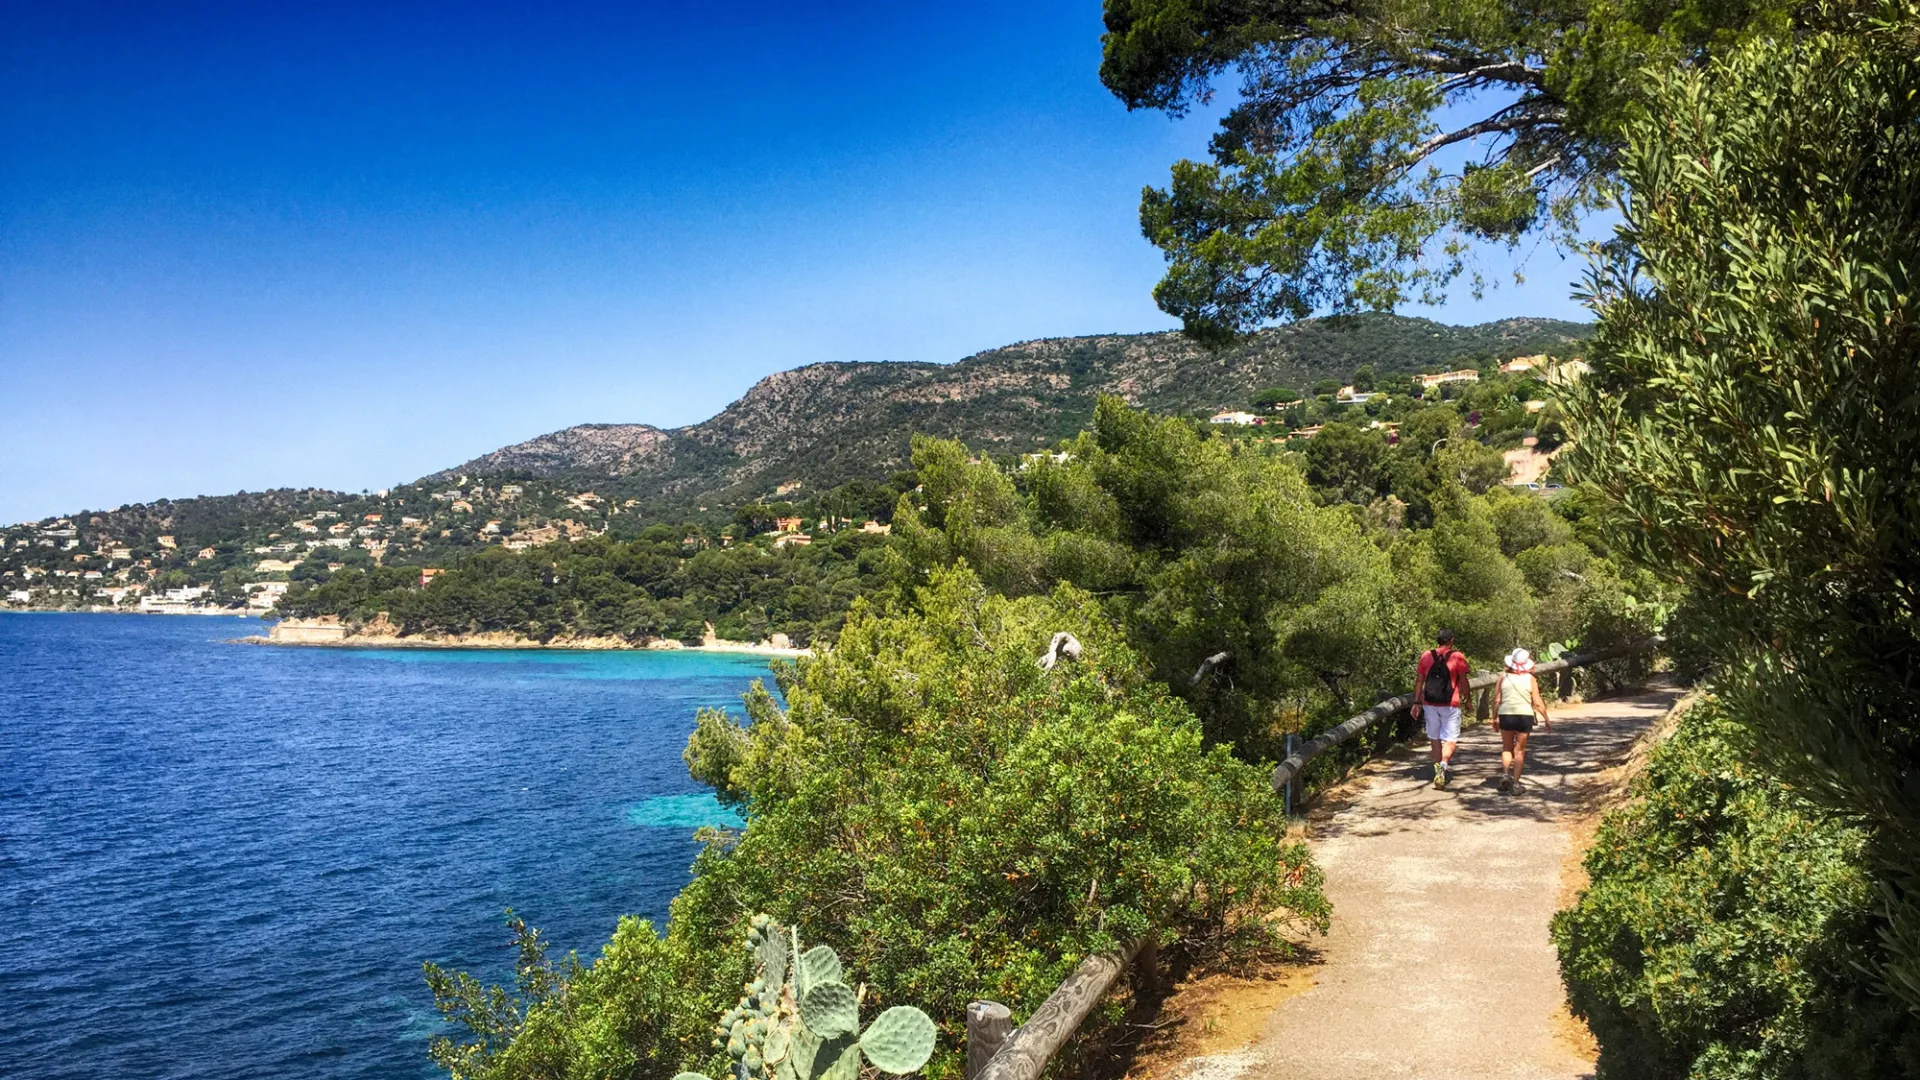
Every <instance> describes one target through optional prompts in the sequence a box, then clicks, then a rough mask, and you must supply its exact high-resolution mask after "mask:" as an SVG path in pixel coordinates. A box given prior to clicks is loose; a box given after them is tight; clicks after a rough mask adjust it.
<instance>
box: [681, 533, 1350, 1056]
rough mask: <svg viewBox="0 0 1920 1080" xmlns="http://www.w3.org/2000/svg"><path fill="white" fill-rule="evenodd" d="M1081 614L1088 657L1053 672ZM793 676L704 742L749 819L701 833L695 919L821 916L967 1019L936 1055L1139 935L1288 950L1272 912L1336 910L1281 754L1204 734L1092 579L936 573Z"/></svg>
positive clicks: (892, 984)
mask: <svg viewBox="0 0 1920 1080" xmlns="http://www.w3.org/2000/svg"><path fill="white" fill-rule="evenodd" d="M1058 631H1068V632H1071V633H1073V634H1074V635H1076V636H1077V637H1078V638H1079V640H1080V641H1081V642H1082V644H1083V645H1084V650H1085V651H1084V656H1083V658H1082V659H1080V660H1078V661H1063V662H1062V663H1061V664H1060V666H1058V667H1057V668H1055V669H1054V670H1051V671H1048V670H1043V669H1042V668H1041V667H1040V666H1039V665H1037V664H1036V663H1035V659H1036V658H1037V657H1038V656H1040V654H1041V653H1043V652H1045V651H1046V648H1047V644H1048V641H1049V638H1050V637H1051V636H1052V635H1053V634H1054V633H1055V632H1058ZM786 680H787V685H786V689H787V700H788V702H789V706H790V707H789V709H788V711H787V712H785V713H783V714H781V713H775V714H773V715H766V714H765V713H764V712H762V715H761V718H760V719H759V720H758V721H757V722H756V723H754V724H753V725H752V727H750V728H747V729H743V730H739V731H738V732H737V734H736V735H735V736H734V737H733V739H732V740H731V741H730V742H729V741H728V740H726V739H723V738H721V737H720V735H719V733H718V732H717V731H715V730H713V727H714V723H713V721H712V720H711V718H710V720H709V723H708V725H707V728H708V730H706V731H705V733H704V734H702V735H701V736H700V737H699V739H698V740H697V742H696V743H695V744H694V745H692V746H690V748H689V760H690V765H691V766H692V768H693V771H694V773H695V774H696V775H700V776H706V777H710V778H715V779H720V778H719V777H716V776H715V774H716V772H719V771H721V770H722V769H724V771H725V774H726V775H725V778H724V779H720V783H721V784H722V786H723V790H724V791H725V792H726V793H727V794H728V795H729V796H731V797H733V798H735V799H738V800H741V801H743V802H744V803H745V805H746V806H747V808H748V811H749V818H748V825H747V828H746V830H745V831H744V833H742V834H740V835H739V837H738V839H737V841H736V842H733V843H716V844H713V845H710V846H709V847H708V849H707V850H706V851H705V853H704V854H702V855H701V857H700V860H699V862H698V863H697V865H696V874H695V878H694V880H693V882H692V883H691V884H690V885H689V886H688V887H687V889H686V891H685V892H683V893H682V894H681V896H680V898H679V899H678V900H676V901H675V905H674V913H673V914H674V927H675V932H676V933H679V932H681V930H682V928H683V927H686V928H689V930H690V931H691V930H692V928H707V929H711V928H725V927H730V926H732V925H734V924H736V923H737V922H739V920H741V919H742V918H744V917H745V916H747V915H748V914H750V913H751V912H755V911H762V910H764V911H767V912H769V913H772V914H773V915H774V917H776V918H778V919H780V920H782V921H783V922H789V923H795V924H799V925H804V926H806V927H807V928H808V929H809V932H810V933H811V934H812V935H813V936H815V937H816V938H818V939H819V940H821V941H822V942H823V943H825V944H828V945H831V946H833V947H834V948H835V949H836V950H838V951H839V953H840V954H841V955H842V956H845V957H846V958H847V962H848V964H849V965H850V966H852V967H854V968H855V969H857V970H859V971H860V972H862V977H863V978H865V979H866V980H867V983H868V987H869V992H870V994H871V995H872V999H871V1000H873V1001H874V1002H875V1003H876V1004H878V1005H880V1006H885V1005H889V1004H907V1003H911V1004H916V1005H919V1006H922V1007H924V1008H925V1009H926V1010H927V1012H928V1013H930V1014H931V1015H932V1016H933V1017H934V1018H935V1020H936V1021H938V1022H940V1023H941V1024H942V1025H943V1026H944V1028H945V1030H946V1032H947V1036H948V1037H947V1038H945V1039H943V1040H942V1042H943V1050H944V1051H946V1053H945V1055H944V1056H941V1057H936V1058H935V1060H934V1063H933V1065H932V1066H930V1069H929V1071H930V1073H931V1074H933V1075H946V1074H951V1073H952V1072H953V1071H954V1069H955V1068H956V1059H955V1058H954V1057H953V1055H952V1051H953V1050H954V1049H955V1048H957V1047H958V1045H959V1042H958V1040H959V1037H960V1034H961V1031H962V1020H963V1017H964V1010H965V1007H966V1004H967V1002H968V1001H970V1000H974V999H977V998H991V999H994V1000H998V1001H1003V1002H1005V1003H1007V1004H1008V1005H1009V1006H1011V1007H1012V1008H1013V1009H1014V1011H1015V1013H1016V1015H1024V1014H1025V1013H1026V1012H1028V1011H1030V1010H1031V1009H1033V1008H1034V1007H1036V1006H1037V1005H1038V1004H1039V1003H1040V1001H1041V1000H1042V999H1043V998H1044V997H1045V996H1046V995H1047V994H1048V993H1049V992H1050V991H1051V990H1052V989H1053V987H1054V986H1055V985H1057V984H1058V983H1059V981H1060V980H1061V978H1063V977H1064V976H1065V975H1066V974H1067V973H1068V972H1069V971H1070V970H1071V969H1072V968H1073V966H1074V965H1075V964H1077V963H1078V962H1079V961H1080V960H1081V959H1082V958H1083V957H1085V956H1087V955H1088V954H1091V953H1095V952H1099V951H1103V950H1107V949H1111V948H1114V947H1115V946H1116V945H1118V944H1119V943H1120V942H1122V941H1123V940H1126V939H1128V938H1131V937H1134V936H1137V935H1141V934H1151V935H1153V936H1155V937H1156V938H1157V939H1158V940H1160V941H1162V942H1172V941H1175V940H1178V941H1180V942H1182V943H1183V944H1184V945H1185V946H1186V947H1189V948H1195V949H1212V948H1221V947H1237V946H1242V945H1250V944H1251V945H1264V946H1269V947H1271V946H1275V945H1277V944H1278V938H1277V937H1276V935H1275V934H1274V925H1273V924H1272V923H1270V922H1269V921H1268V920H1267V916H1268V914H1269V913H1272V912H1276V911H1278V912H1281V913H1283V914H1284V915H1286V916H1288V917H1290V918H1291V919H1292V920H1294V921H1296V922H1298V923H1302V924H1305V925H1306V926H1309V927H1318V928H1322V929H1324V927H1325V925H1326V919H1327V905H1326V901H1325V899H1324V897H1323V896H1322V894H1321V892H1320V873H1319V871H1318V870H1317V869H1316V868H1315V867H1314V866H1313V864H1312V863H1311V861H1310V860H1309V859H1308V857H1307V855H1306V852H1305V850H1304V848H1303V847H1302V846H1301V845H1298V844H1290V843H1286V842H1284V841H1283V840H1282V839H1281V837H1282V836H1283V835H1284V832H1285V823H1284V820H1283V818H1282V815H1281V807H1280V803H1279V800H1278V798H1277V797H1276V796H1275V795H1274V794H1273V792H1272V791H1271V790H1270V789H1269V787H1268V785H1267V780H1266V775H1265V770H1263V769H1262V768H1260V767H1258V766H1254V765H1248V764H1243V763H1241V762H1238V761H1236V760H1234V758H1233V757H1232V756H1231V755H1230V754H1229V752H1228V751H1227V749H1226V748H1224V747H1214V748H1211V749H1209V748H1206V747H1205V746H1203V743H1202V739H1201V733H1200V725H1199V723H1198V721H1197V720H1195V718H1194V716H1193V714H1192V713H1191V712H1189V711H1188V710H1187V708H1186V707H1185V706H1184V705H1183V704H1182V703H1181V702H1180V701H1179V700H1178V699H1176V698H1174V697H1173V696H1172V695H1171V694H1169V693H1168V692H1167V691H1166V689H1165V688H1164V687H1163V686H1161V685H1160V684H1158V683H1156V682H1154V681H1152V680H1151V679H1150V678H1148V677H1147V675H1146V674H1145V671H1144V667H1143V665H1142V664H1141V663H1140V661H1139V660H1138V659H1137V658H1136V657H1135V655H1134V654H1133V652H1132V651H1131V650H1130V648H1129V647H1128V646H1127V644H1126V642H1125V639H1124V637H1123V636H1122V635H1121V633H1120V632H1119V630H1118V629H1117V628H1116V627H1114V626H1113V625H1112V624H1111V622H1110V621H1109V620H1108V619H1107V617H1106V616H1105V615H1104V614H1103V613H1102V611H1101V609H1100V607H1099V606H1098V605H1097V604H1096V603H1095V602H1094V601H1093V599H1092V598H1091V597H1089V596H1088V595H1087V594H1085V593H1082V592H1079V591H1078V590H1074V589H1072V588H1070V587H1063V588H1061V589H1059V590H1057V591H1056V592H1055V593H1054V594H1053V595H1051V596H1033V597H1024V598H1021V599H1017V600H1010V599H1007V598H1005V597H1001V596H997V595H994V594H991V593H989V592H988V591H986V590H985V588H984V587H982V586H981V584H980V583H979V581H978V580H977V579H976V578H975V577H974V576H973V574H972V573H971V572H969V571H967V570H966V569H965V568H964V566H963V567H960V568H958V569H955V570H942V571H936V572H935V573H934V575H933V578H932V581H931V583H930V584H929V585H928V586H927V587H926V588H924V589H923V590H921V592H920V595H919V597H918V602H917V603H916V604H915V605H914V607H913V610H912V611H911V612H910V613H900V614H889V615H885V616H876V615H873V614H871V613H868V612H866V611H864V610H862V609H861V608H859V607H856V609H855V612H854V614H853V615H852V616H851V617H850V618H849V620H848V622H847V625H846V629H845V630H844V631H843V633H842V635H841V638H840V642H839V644H838V646H837V647H836V648H835V649H834V650H833V651H832V652H830V653H828V654H826V655H824V656H821V657H819V658H816V659H813V660H808V661H803V662H802V663H801V665H800V667H799V668H798V672H797V675H796V674H794V673H792V672H789V673H788V674H787V675H786ZM764 707H765V706H764V703H762V704H761V705H759V706H756V710H757V711H759V710H764ZM710 755H711V756H710ZM699 932H706V930H701V931H699ZM729 936H730V935H729Z"/></svg>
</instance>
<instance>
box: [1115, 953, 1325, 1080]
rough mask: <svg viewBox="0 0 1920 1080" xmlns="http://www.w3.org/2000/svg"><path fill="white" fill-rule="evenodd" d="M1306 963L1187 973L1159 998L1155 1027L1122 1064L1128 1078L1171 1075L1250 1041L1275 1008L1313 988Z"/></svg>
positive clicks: (1168, 1079) (1157, 1079) (1158, 1079)
mask: <svg viewBox="0 0 1920 1080" xmlns="http://www.w3.org/2000/svg"><path fill="white" fill-rule="evenodd" d="M1316 978H1317V975H1316V974H1315V972H1314V969H1313V968H1312V967H1310V966H1308V965H1306V964H1299V963H1285V964H1273V965H1271V966H1270V967H1267V968H1265V969H1263V970H1261V971H1259V972H1257V973H1255V974H1253V975H1250V976H1249V975H1235V974H1227V973H1215V974H1208V975H1201V976H1198V977H1196V978H1192V979H1188V980H1187V981H1186V982H1183V983H1181V984H1180V986H1179V987H1178V988H1176V989H1175V990H1174V991H1173V993H1171V994H1169V995H1168V996H1167V998H1166V999H1165V1000H1164V1001H1162V1002H1161V1004H1160V1011H1159V1015H1158V1016H1157V1017H1156V1018H1155V1020H1154V1030H1153V1031H1152V1032H1151V1033H1150V1034H1149V1035H1147V1037H1146V1038H1144V1039H1142V1040H1141V1042H1140V1046H1139V1048H1138V1049H1137V1050H1136V1051H1135V1053H1134V1056H1133V1061H1132V1063H1131V1064H1130V1065H1129V1067H1128V1068H1127V1072H1126V1076H1127V1077H1128V1078H1129V1080H1172V1078H1173V1077H1175V1076H1178V1075H1180V1074H1182V1073H1183V1072H1186V1071H1188V1070H1186V1069H1184V1068H1183V1066H1186V1065H1188V1064H1189V1063H1190V1062H1192V1061H1193V1059H1195V1058H1204V1057H1213V1056H1216V1055H1220V1054H1227V1053H1231V1052H1233V1051H1236V1050H1242V1049H1245V1048H1247V1047H1249V1046H1251V1045H1252V1044H1253V1043H1254V1042H1255V1041H1256V1040H1258V1039H1259V1037H1260V1034H1261V1032H1262V1031H1263V1030H1264V1029H1265V1028H1266V1025H1267V1021H1268V1020H1270V1019H1271V1018H1272V1016H1273V1011H1274V1009H1276V1008H1278V1007H1279V1005H1280V1003H1281V1002H1283V1001H1285V1000H1287V999H1288V998H1291V997H1294V996H1296V995H1299V994H1303V993H1306V992H1307V991H1308V990H1310V989H1312V988H1313V984H1314V981H1315V980H1316Z"/></svg>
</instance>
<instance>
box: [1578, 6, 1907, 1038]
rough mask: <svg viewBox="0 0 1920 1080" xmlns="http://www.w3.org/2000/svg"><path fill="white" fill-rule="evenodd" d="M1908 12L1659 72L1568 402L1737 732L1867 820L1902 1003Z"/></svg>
mask: <svg viewBox="0 0 1920 1080" xmlns="http://www.w3.org/2000/svg"><path fill="white" fill-rule="evenodd" d="M1916 27H1920V18H1916V14H1915V8H1914V6H1913V4H1912V3H1911V0H1900V2H1897V3H1894V4H1888V5H1885V6H1880V7H1874V8H1871V9H1868V10H1867V11H1864V12H1862V13H1859V14H1857V15H1856V16H1855V17H1854V18H1853V21H1852V22H1851V23H1850V24H1849V25H1848V26H1847V27H1846V29H1845V32H1831V33H1822V34H1816V35H1810V36H1807V37H1805V38H1804V39H1802V40H1798V41H1795V42H1792V43H1789V44H1775V45H1753V46H1748V47H1743V48H1740V49H1737V50H1734V51H1732V52H1731V53H1729V54H1728V55H1727V56H1725V57H1724V58H1722V59H1721V60H1719V61H1717V62H1715V63H1714V64H1712V65H1710V66H1708V67H1707V68H1706V69H1704V70H1701V71H1688V72H1676V73H1670V74H1669V75H1668V76H1667V77H1665V78H1663V79H1661V80H1659V83H1658V86H1657V89H1656V90H1655V91H1654V92H1653V94H1652V96H1651V99H1650V102H1649V103H1648V105H1647V106H1646V107H1645V108H1644V109H1641V110H1639V111H1637V112H1636V113H1635V114H1634V117H1633V119H1632V120H1631V122H1630V123H1629V124H1628V125H1627V127H1626V129H1625V132H1624V135H1625V139H1624V149H1623V151H1622V154H1621V168H1620V171H1621V177H1622V179H1623V181H1624V182H1625V184H1626V186H1627V188H1628V189H1629V190H1630V191H1631V192H1632V196H1631V198H1630V199H1629V200H1628V201H1627V204H1626V207H1625V219H1626V220H1625V224H1624V225H1623V226H1622V227H1621V228H1620V232H1619V237H1618V241H1617V243H1616V244H1615V245H1614V246H1613V247H1612V248H1611V250H1610V254H1609V256H1608V258H1607V259H1606V260H1605V262H1604V263H1602V264H1601V265H1600V266H1599V267H1598V268H1597V269H1596V271H1595V273H1594V276H1593V277H1592V280H1591V284H1590V289H1591V293H1592V299H1593V303H1594V304H1595V306H1596V308H1597V309H1598V312H1599V315H1600V320H1599V332H1598V334H1597V336H1596V337H1595V339H1594V348H1593V353H1592V360H1593V365H1594V371H1593V374H1592V376H1591V377H1590V378H1589V379H1588V380H1586V382H1585V383H1584V384H1583V385H1582V386H1581V387H1580V388H1579V390H1578V391H1577V392H1576V393H1575V394H1574V395H1573V398H1572V400H1571V402H1570V409H1569V412H1570V418H1571V419H1572V420H1573V422H1574V424H1575V432H1574V435H1575V438H1576V440H1577V445H1576V447H1575V448H1574V450H1573V451H1571V453H1572V454H1573V455H1574V457H1573V463H1574V467H1575V469H1576V475H1577V476H1578V477H1580V478H1581V479H1583V480H1584V481H1585V482H1586V483H1588V484H1589V485H1592V486H1593V487H1594V488H1596V489H1597V490H1599V491H1602V492H1604V493H1605V494H1606V495H1608V496H1609V497H1610V498H1611V500H1612V501H1613V503H1614V504H1615V506H1616V507H1617V516H1618V518H1619V524H1620V526H1621V527H1619V528H1617V529H1616V530H1615V533H1614V536H1613V540H1614V542H1615V543H1616V544H1617V545H1619V546H1620V547H1621V548H1622V549H1624V550H1626V551H1629V552H1631V553H1632V554H1633V555H1634V556H1636V557H1637V558H1638V559H1639V560H1641V561H1642V562H1643V563H1644V564H1645V565H1647V566H1649V567H1651V568H1654V569H1655V570H1657V571H1659V572H1661V573H1663V574H1665V575H1668V576H1669V577H1671V578H1672V579H1675V580H1678V581H1681V582H1685V583H1686V584H1688V585H1690V586H1691V587H1692V590H1693V598H1692V601H1691V603H1692V605H1694V606H1695V608H1696V610H1697V611H1698V613H1699V617H1698V618H1696V619H1694V620H1692V621H1691V622H1692V625H1693V627H1694V633H1695V636H1696V640H1697V641H1698V642H1699V643H1700V646H1701V648H1702V649H1703V651H1704V652H1705V653H1706V654H1708V655H1709V656H1710V657H1711V658H1712V660H1713V661H1715V662H1717V663H1718V664H1719V665H1721V666H1722V667H1723V668H1724V674H1723V675H1722V676H1721V678H1720V685H1721V688H1722V692H1723V695H1724V698H1725V700H1726V701H1727V703H1728V707H1729V711H1730V712H1731V713H1732V714H1733V715H1735V716H1737V717H1740V718H1741V719H1743V720H1744V721H1745V722H1746V724H1747V725H1748V727H1749V729H1750V731H1751V733H1752V736H1753V737H1752V740H1751V741H1752V746H1751V752H1752V753H1754V754H1756V755H1758V760H1761V761H1764V762H1765V763H1767V764H1768V765H1769V766H1770V767H1772V768H1774V769H1776V770H1777V771H1778V772H1779V773H1780V774H1781V775H1784V776H1786V777H1788V778H1790V779H1791V780H1793V781H1794V782H1795V783H1796V784H1797V785H1798V786H1799V787H1800V788H1801V789H1802V790H1803V791H1805V792H1807V793H1808V794H1809V795H1810V796H1811V797H1813V798H1815V799H1817V800H1818V801H1820V802H1822V803H1824V804H1825V805H1827V806H1829V807H1831V808H1835V809H1837V810H1839V811H1841V812H1843V813H1845V814H1847V815H1849V816H1850V817H1852V818H1854V819H1857V820H1859V821H1862V822H1865V823H1868V824H1869V825H1871V826H1872V830H1873V840H1872V843H1871V845H1870V849H1871V852H1872V856H1873V859H1874V865H1875V866H1876V867H1877V878H1878V881H1879V884H1880V887H1881V889H1882V898H1883V901H1884V911H1885V916H1886V920H1887V921H1886V925H1885V929H1884V934H1885V943H1886V946H1887V948H1886V950H1885V956H1884V964H1883V965H1882V966H1881V967H1880V968H1879V969H1878V970H1879V973H1880V975H1881V977H1882V978H1883V979H1884V981H1885V983H1886V984H1887V985H1888V986H1889V987H1890V988H1891V989H1893V990H1894V991H1896V992H1897V993H1899V994H1900V995H1901V996H1903V997H1904V998H1905V999H1906V1000H1907V1001H1908V1002H1909V1003H1911V1004H1912V1005H1914V1006H1915V1007H1920V424H1917V423H1916V422H1915V416H1916V408H1920V335H1917V334H1916V316H1917V315H1920V309H1917V307H1916V301H1917V300H1920V297H1916V289H1920V280H1916V274H1917V273H1920V34H1917V33H1916Z"/></svg>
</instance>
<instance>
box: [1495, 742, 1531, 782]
mask: <svg viewBox="0 0 1920 1080" xmlns="http://www.w3.org/2000/svg"><path fill="white" fill-rule="evenodd" d="M1500 742H1501V743H1502V747H1501V750H1500V763H1501V764H1502V765H1504V764H1506V762H1507V760H1508V759H1509V758H1511V759H1512V761H1513V768H1512V769H1511V770H1509V772H1508V774H1507V775H1509V776H1511V777H1513V782H1514V783H1516V784H1518V783H1519V782H1520V770H1521V769H1523V768H1526V765H1527V732H1524V731H1502V732H1501V733H1500Z"/></svg>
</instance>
